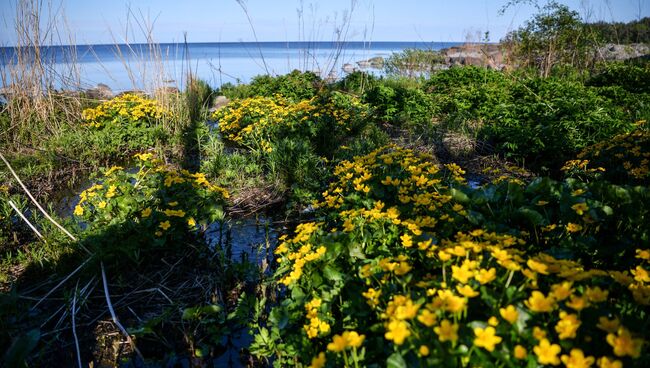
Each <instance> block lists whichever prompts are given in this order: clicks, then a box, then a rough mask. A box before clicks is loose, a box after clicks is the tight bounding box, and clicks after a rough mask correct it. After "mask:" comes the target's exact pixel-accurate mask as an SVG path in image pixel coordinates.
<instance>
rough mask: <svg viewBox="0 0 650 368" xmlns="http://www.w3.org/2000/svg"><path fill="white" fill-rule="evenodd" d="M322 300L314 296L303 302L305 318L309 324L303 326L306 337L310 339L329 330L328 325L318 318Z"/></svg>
mask: <svg viewBox="0 0 650 368" xmlns="http://www.w3.org/2000/svg"><path fill="white" fill-rule="evenodd" d="M321 304H322V302H321V300H320V299H318V298H316V299H313V300H312V301H310V302H309V303H307V304H305V310H306V311H307V319H309V324H307V325H304V326H303V328H304V329H305V332H307V337H308V338H310V339H313V338H316V337H317V336H318V334H319V333H323V334H326V333H328V332H330V325H329V324H328V323H327V322H325V321H323V320H321V319H320V318H318V309H319V308H320V306H321Z"/></svg>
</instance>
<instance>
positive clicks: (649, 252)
mask: <svg viewBox="0 0 650 368" xmlns="http://www.w3.org/2000/svg"><path fill="white" fill-rule="evenodd" d="M636 258H641V259H645V260H646V261H648V260H650V249H637V250H636Z"/></svg>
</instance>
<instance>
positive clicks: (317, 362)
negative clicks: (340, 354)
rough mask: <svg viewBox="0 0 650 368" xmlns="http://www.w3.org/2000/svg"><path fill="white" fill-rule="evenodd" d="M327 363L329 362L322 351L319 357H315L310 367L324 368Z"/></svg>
mask: <svg viewBox="0 0 650 368" xmlns="http://www.w3.org/2000/svg"><path fill="white" fill-rule="evenodd" d="M326 361H327V360H326V359H325V353H323V352H322V351H321V352H320V353H318V356H317V357H314V358H313V359H312V360H311V365H310V366H309V368H323V367H324V366H325V362H326Z"/></svg>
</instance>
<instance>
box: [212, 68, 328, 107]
mask: <svg viewBox="0 0 650 368" xmlns="http://www.w3.org/2000/svg"><path fill="white" fill-rule="evenodd" d="M321 83H322V81H321V79H320V77H318V76H317V75H316V74H314V73H312V72H301V71H299V70H294V71H292V72H291V73H289V74H286V75H279V76H275V77H274V76H270V75H258V76H256V77H253V79H252V80H251V82H250V84H248V85H242V86H236V87H235V86H232V85H224V86H222V87H221V92H222V93H224V94H225V95H226V96H227V97H228V98H248V97H257V96H262V97H273V96H275V95H281V96H282V97H284V98H287V99H290V100H293V101H294V102H297V101H300V100H305V99H310V98H312V97H314V96H316V94H317V92H318V91H319V89H320V85H321Z"/></svg>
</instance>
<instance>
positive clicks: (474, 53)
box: [342, 43, 650, 73]
mask: <svg viewBox="0 0 650 368" xmlns="http://www.w3.org/2000/svg"><path fill="white" fill-rule="evenodd" d="M436 53H437V54H439V55H440V69H446V68H449V67H452V66H462V65H473V66H480V67H486V68H490V69H497V70H501V69H504V68H505V67H506V62H507V60H508V59H509V49H508V47H507V45H505V44H501V43H489V44H484V43H466V44H463V45H460V46H453V47H449V48H445V49H441V50H439V51H436ZM594 53H595V57H596V58H600V59H602V60H605V61H623V60H628V59H634V58H640V57H648V56H649V55H650V46H649V45H647V44H642V43H636V44H627V45H619V44H606V45H603V46H601V47H599V48H598V49H596V50H595V51H594ZM384 63H385V60H384V59H383V58H382V57H374V58H371V59H367V60H360V61H357V62H356V63H355V64H356V65H354V64H349V63H348V64H345V65H343V68H342V69H343V72H344V73H352V72H354V71H357V70H366V69H381V68H383V66H384Z"/></svg>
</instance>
